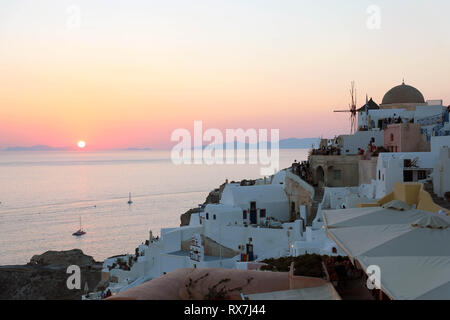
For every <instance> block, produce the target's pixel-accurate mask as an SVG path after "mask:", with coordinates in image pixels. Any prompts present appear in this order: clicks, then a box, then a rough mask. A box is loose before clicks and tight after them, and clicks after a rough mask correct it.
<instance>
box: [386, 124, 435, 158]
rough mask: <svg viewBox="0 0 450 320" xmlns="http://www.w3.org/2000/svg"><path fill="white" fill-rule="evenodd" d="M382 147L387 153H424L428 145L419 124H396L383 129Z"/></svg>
mask: <svg viewBox="0 0 450 320" xmlns="http://www.w3.org/2000/svg"><path fill="white" fill-rule="evenodd" d="M383 146H384V147H385V148H386V149H387V150H388V152H426V151H430V144H429V143H428V142H427V141H426V138H425V137H424V136H423V135H422V133H421V131H420V124H417V123H397V124H391V125H388V126H387V128H386V129H384V134H383Z"/></svg>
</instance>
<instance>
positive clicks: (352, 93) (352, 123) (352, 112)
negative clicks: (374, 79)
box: [333, 81, 356, 134]
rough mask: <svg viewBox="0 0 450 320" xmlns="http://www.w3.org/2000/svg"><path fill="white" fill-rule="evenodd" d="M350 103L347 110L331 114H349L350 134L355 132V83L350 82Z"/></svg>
mask: <svg viewBox="0 0 450 320" xmlns="http://www.w3.org/2000/svg"><path fill="white" fill-rule="evenodd" d="M350 96H351V103H350V104H349V109H348V110H334V111H333V112H350V134H354V133H355V132H356V89H355V81H352V83H351V88H350Z"/></svg>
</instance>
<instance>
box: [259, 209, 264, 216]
mask: <svg viewBox="0 0 450 320" xmlns="http://www.w3.org/2000/svg"><path fill="white" fill-rule="evenodd" d="M259 217H260V218H265V217H266V209H261V210H259Z"/></svg>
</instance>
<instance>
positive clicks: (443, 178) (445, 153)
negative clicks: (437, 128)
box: [433, 147, 450, 197]
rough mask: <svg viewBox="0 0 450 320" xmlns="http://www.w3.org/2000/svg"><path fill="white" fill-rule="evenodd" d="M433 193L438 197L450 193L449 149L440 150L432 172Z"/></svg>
mask: <svg viewBox="0 0 450 320" xmlns="http://www.w3.org/2000/svg"><path fill="white" fill-rule="evenodd" d="M433 191H434V193H436V194H437V195H438V196H440V197H444V195H445V193H446V192H448V191H450V149H449V148H448V147H444V148H442V149H441V150H440V153H439V159H438V161H437V162H436V165H435V167H434V170H433Z"/></svg>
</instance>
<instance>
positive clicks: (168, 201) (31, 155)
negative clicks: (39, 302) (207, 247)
mask: <svg viewBox="0 0 450 320" xmlns="http://www.w3.org/2000/svg"><path fill="white" fill-rule="evenodd" d="M307 155H308V150H307V149H282V150H280V158H279V160H280V169H282V168H287V167H289V166H290V165H291V164H292V162H294V160H297V161H301V160H306V159H307ZM260 168H261V166H260V165H254V164H248V161H247V162H246V164H239V165H237V164H234V165H231V164H229V165H226V164H213V165H206V164H191V165H187V164H181V165H176V164H174V163H173V162H172V161H171V157H170V151H128V150H127V151H114V152H109V151H108V152H106V151H104V152H76V151H44V152H40V151H2V152H0V265H15V264H25V263H27V262H29V261H30V259H31V257H32V256H33V255H36V254H41V253H44V252H45V251H48V250H69V249H74V248H79V249H81V250H83V252H84V253H85V254H88V255H91V256H93V257H94V258H95V259H96V260H97V261H103V260H104V259H105V258H107V257H110V256H114V255H118V254H125V253H134V250H135V248H136V247H137V246H138V245H139V244H141V243H143V242H145V240H146V239H148V237H149V231H150V230H152V232H153V234H154V235H158V234H160V229H161V228H173V227H178V226H179V225H180V215H181V214H182V213H184V212H186V211H187V210H188V209H190V208H194V207H197V206H198V205H199V204H201V203H203V202H204V201H205V199H206V197H207V195H208V193H209V192H210V191H211V190H212V189H214V188H218V187H219V186H220V185H221V184H222V183H224V182H225V180H226V179H228V180H229V181H233V180H235V181H240V180H242V179H257V178H261V177H262V176H261V174H260ZM130 192H131V197H132V201H133V203H132V204H131V205H129V204H128V203H127V202H128V196H129V193H130ZM80 220H81V225H82V228H83V229H84V230H86V232H87V233H86V234H85V235H84V236H82V237H75V236H73V235H72V233H73V232H75V231H76V230H78V229H79V227H80Z"/></svg>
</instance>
